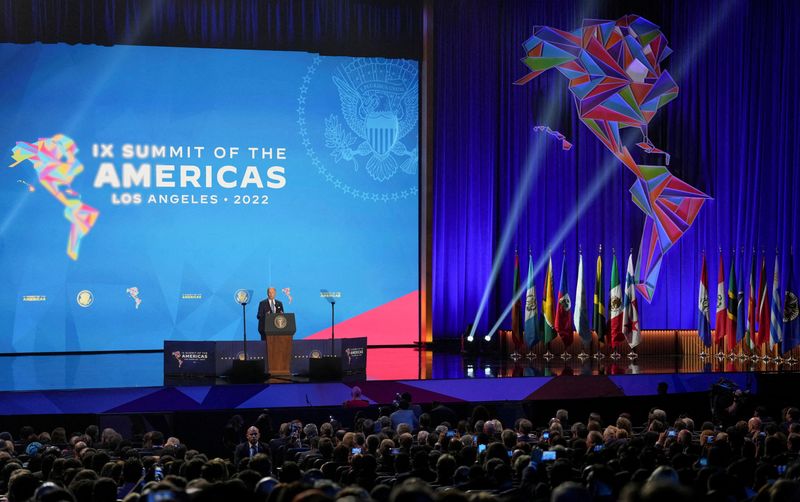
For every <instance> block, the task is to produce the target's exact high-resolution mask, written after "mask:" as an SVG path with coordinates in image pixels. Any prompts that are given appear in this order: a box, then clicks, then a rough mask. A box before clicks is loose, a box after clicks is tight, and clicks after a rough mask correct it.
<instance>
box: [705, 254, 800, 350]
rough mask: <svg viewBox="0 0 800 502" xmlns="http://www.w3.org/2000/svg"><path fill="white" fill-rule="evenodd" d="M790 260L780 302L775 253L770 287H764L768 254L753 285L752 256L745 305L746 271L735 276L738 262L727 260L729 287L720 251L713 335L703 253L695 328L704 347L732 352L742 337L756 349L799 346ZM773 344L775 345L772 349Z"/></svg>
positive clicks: (799, 320)
mask: <svg viewBox="0 0 800 502" xmlns="http://www.w3.org/2000/svg"><path fill="white" fill-rule="evenodd" d="M793 261H794V260H793V256H791V255H790V259H789V274H788V276H787V278H788V283H787V285H786V290H785V293H784V300H783V308H782V307H781V293H780V291H781V290H780V273H779V270H778V256H777V255H776V256H775V267H774V269H773V273H772V281H771V282H772V285H771V286H772V289H771V291H768V289H767V288H768V285H769V277H768V276H767V259H766V257H765V256H763V255H762V257H761V271H760V273H759V276H758V279H759V280H758V289H757V290H756V256H755V253H754V254H753V259H752V262H751V265H750V278H749V281H750V284H749V294H748V295H747V305H746V306H745V289H744V277H743V276H744V274H742V276H741V277H740V278H739V281H737V280H736V267H735V264H734V260H731V264H730V271H729V273H728V286H727V291H726V287H725V266H724V263H723V256H722V253H721V252H720V256H719V271H718V273H717V302H716V319H715V326H714V328H715V330H714V336H713V337H712V333H711V313H710V308H709V298H708V269H707V267H706V257H705V255H703V263H702V267H701V272H700V287H699V293H698V301H697V310H698V313H697V332H698V335H699V336H700V339H701V340H702V341H703V344H705V345H706V346H707V347H710V346H711V345H712V344H714V345H716V346H718V347H719V348H720V350H726V351H732V350H733V348H734V347H735V346H736V344H738V343H740V342H742V341H743V340H744V344H743V346H744V347H748V348H749V350H751V351H755V350H757V349H758V348H764V347H766V346H769V349H770V350H782V351H783V352H788V351H790V350H792V349H793V348H795V347H797V346H798V345H800V312H798V294H797V293H798V291H797V286H798V284H797V280H796V278H795V277H794V270H793V266H792V262H793ZM776 348H777V349H776Z"/></svg>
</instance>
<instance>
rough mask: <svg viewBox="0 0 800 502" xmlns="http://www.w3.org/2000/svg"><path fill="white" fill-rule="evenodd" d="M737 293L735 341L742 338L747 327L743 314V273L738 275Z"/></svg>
mask: <svg viewBox="0 0 800 502" xmlns="http://www.w3.org/2000/svg"><path fill="white" fill-rule="evenodd" d="M738 284H739V294H738V295H737V296H736V343H739V342H741V341H742V340H744V337H745V334H746V333H747V328H746V327H745V324H746V323H747V319H745V314H744V273H742V274H741V275H740V276H739V283H738Z"/></svg>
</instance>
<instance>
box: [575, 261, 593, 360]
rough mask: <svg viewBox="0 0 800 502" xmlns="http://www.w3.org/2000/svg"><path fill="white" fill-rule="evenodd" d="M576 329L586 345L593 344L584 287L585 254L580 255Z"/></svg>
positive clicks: (576, 297) (576, 288)
mask: <svg viewBox="0 0 800 502" xmlns="http://www.w3.org/2000/svg"><path fill="white" fill-rule="evenodd" d="M574 321H575V331H577V332H578V336H579V337H580V338H581V341H582V342H583V343H584V345H587V346H588V345H591V343H592V331H591V330H590V329H589V314H588V313H587V312H586V293H585V292H584V289H583V255H582V254H581V255H578V285H577V286H575V318H574Z"/></svg>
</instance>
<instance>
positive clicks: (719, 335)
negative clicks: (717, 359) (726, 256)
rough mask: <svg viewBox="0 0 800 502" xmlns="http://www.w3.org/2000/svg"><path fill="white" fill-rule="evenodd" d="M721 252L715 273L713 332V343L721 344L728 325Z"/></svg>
mask: <svg viewBox="0 0 800 502" xmlns="http://www.w3.org/2000/svg"><path fill="white" fill-rule="evenodd" d="M722 260H723V258H722V252H721V251H720V253H719V272H718V273H717V321H716V326H715V331H714V343H717V344H719V343H722V342H723V340H725V334H726V333H727V332H728V330H727V329H725V328H726V327H727V325H728V311H727V308H726V307H725V294H726V293H725V270H724V264H723V263H722Z"/></svg>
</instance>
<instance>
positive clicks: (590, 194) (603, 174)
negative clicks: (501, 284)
mask: <svg viewBox="0 0 800 502" xmlns="http://www.w3.org/2000/svg"><path fill="white" fill-rule="evenodd" d="M626 146H627V145H626ZM616 170H617V159H616V157H611V158H609V159H608V160H607V161H606V162H604V163H603V165H602V166H601V168H600V170H599V171H598V172H597V176H595V178H594V179H593V180H592V183H591V185H589V188H588V189H587V190H586V191H585V192H584V196H583V197H582V198H581V200H580V202H578V205H577V206H575V209H574V210H573V211H572V213H571V214H569V215H568V216H567V217H566V218H565V219H564V221H563V222H562V224H561V227H559V229H558V230H557V231H556V233H555V234H554V236H553V240H552V241H551V242H550V243H549V244H548V246H547V247H546V249H551V250H552V249H554V248H557V247H558V246H559V245H560V244H561V243H562V242H563V241H564V239H566V238H567V235H568V234H569V232H571V231H572V230H573V229H574V228H575V223H576V222H577V221H578V218H580V217H581V215H582V214H583V213H584V212H585V211H586V209H587V208H588V207H589V205H590V204H591V203H592V202H594V200H595V199H596V198H597V196H598V195H599V194H600V191H601V190H602V188H603V187H604V186H605V184H606V183H607V182H608V180H609V178H611V175H612V174H613V173H614V172H615V171H616ZM549 258H550V257H549V255H548V254H542V256H540V257H539V259H538V260H536V264H535V265H534V267H533V273H534V275H536V274H538V273H539V272H540V271H541V270H542V269H543V268H544V266H545V264H546V263H547V260H548V259H549ZM525 292H526V289H525V286H524V285H520V288H519V289H518V290H517V291H516V292H515V293H514V295H513V297H512V298H511V302H509V304H508V305H506V307H505V309H503V312H502V313H501V314H500V316H499V317H498V319H497V322H495V324H494V326H492V329H490V330H489V334H488V335H486V337H487V340H489V339H491V337H492V336H494V333H495V332H496V331H497V330H498V329H500V324H501V323H502V322H503V320H505V318H506V316H508V314H510V313H511V310H512V309H513V308H514V304H515V303H516V302H517V301H519V300H520V298H522V296H523V295H524V294H525Z"/></svg>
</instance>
